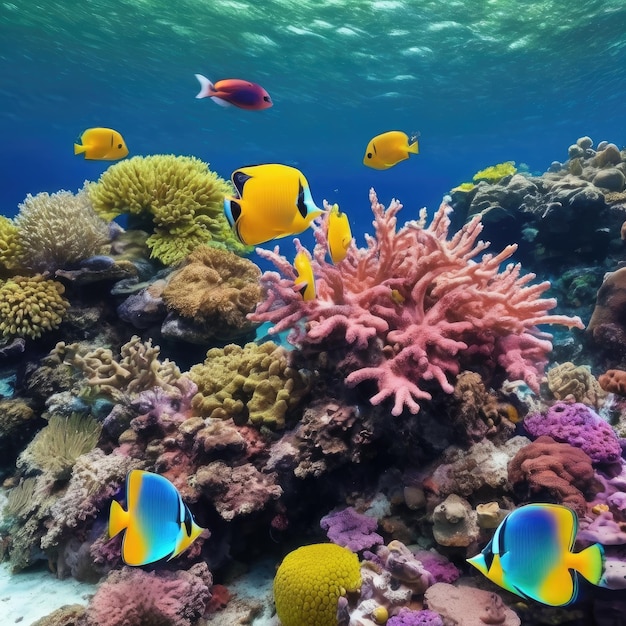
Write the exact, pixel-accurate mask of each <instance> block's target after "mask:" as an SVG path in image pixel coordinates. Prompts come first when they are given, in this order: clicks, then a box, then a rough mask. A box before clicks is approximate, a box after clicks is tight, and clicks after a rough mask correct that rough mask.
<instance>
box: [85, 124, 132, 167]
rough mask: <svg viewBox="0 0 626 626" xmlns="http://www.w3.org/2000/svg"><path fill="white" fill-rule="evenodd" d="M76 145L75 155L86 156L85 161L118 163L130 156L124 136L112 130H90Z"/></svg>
mask: <svg viewBox="0 0 626 626" xmlns="http://www.w3.org/2000/svg"><path fill="white" fill-rule="evenodd" d="M80 141H81V143H80V144H78V143H75V144H74V154H84V155H85V159H89V160H96V161H117V160H118V159H123V158H124V157H125V156H127V155H128V148H127V147H126V142H125V141H124V138H123V137H122V135H120V134H119V133H118V132H117V131H116V130H113V129H112V128H88V129H87V130H86V131H85V132H84V133H83V134H82V135H81V136H80Z"/></svg>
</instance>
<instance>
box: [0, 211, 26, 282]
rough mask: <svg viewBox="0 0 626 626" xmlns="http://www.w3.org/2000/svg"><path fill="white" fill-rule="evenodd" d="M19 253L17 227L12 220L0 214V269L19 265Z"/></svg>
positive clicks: (13, 267) (20, 250) (20, 249)
mask: <svg viewBox="0 0 626 626" xmlns="http://www.w3.org/2000/svg"><path fill="white" fill-rule="evenodd" d="M21 253H22V246H21V245H20V240H19V228H18V227H17V226H16V224H15V222H14V221H13V220H11V219H9V218H8V217H4V216H3V215H0V270H2V269H9V270H10V269H15V268H16V267H19V262H18V259H19V258H20V256H21Z"/></svg>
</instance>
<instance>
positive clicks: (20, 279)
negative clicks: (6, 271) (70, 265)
mask: <svg viewBox="0 0 626 626" xmlns="http://www.w3.org/2000/svg"><path fill="white" fill-rule="evenodd" d="M64 291H65V288H64V287H63V285H62V284H61V283H58V282H56V281H54V280H46V279H44V277H43V276H42V275H41V274H37V275H36V276H32V277H26V276H13V277H12V278H10V279H9V280H7V281H6V282H4V283H2V284H0V335H1V336H2V337H5V338H13V337H24V338H30V339H37V338H39V337H41V335H42V334H43V333H44V332H47V331H49V330H53V329H55V328H58V326H59V325H60V324H61V322H62V321H63V317H64V316H65V313H66V312H67V309H68V307H69V302H68V301H67V300H66V299H65V298H63V295H62V294H63V293H64Z"/></svg>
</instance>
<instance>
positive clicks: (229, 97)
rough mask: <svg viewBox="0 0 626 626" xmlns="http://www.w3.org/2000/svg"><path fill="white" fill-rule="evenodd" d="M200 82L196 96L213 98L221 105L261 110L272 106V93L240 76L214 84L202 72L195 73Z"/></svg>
mask: <svg viewBox="0 0 626 626" xmlns="http://www.w3.org/2000/svg"><path fill="white" fill-rule="evenodd" d="M195 76H196V78H197V79H198V81H199V82H200V91H199V93H198V95H197V96H196V98H211V100H213V102H215V103H216V104H219V105H220V106H223V107H227V106H231V105H232V106H236V107H239V108H240V109H248V110H249V111H260V110H261V109H269V108H270V107H271V106H272V104H273V103H272V99H271V98H270V94H269V93H267V91H265V89H263V87H261V85H257V84H256V83H251V82H250V81H249V80H241V79H239V78H226V79H224V80H218V81H217V82H216V83H215V84H213V83H212V82H211V81H210V80H209V79H208V78H207V77H206V76H203V75H202V74H196V75H195Z"/></svg>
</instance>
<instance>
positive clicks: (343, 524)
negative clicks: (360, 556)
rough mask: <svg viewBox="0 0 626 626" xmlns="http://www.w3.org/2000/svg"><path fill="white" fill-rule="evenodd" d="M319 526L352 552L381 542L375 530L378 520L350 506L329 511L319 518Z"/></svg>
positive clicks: (334, 540)
mask: <svg viewBox="0 0 626 626" xmlns="http://www.w3.org/2000/svg"><path fill="white" fill-rule="evenodd" d="M320 526H321V527H322V529H323V530H325V531H326V534H327V536H328V538H329V539H330V540H331V541H332V542H333V543H336V544H337V545H339V546H343V547H344V548H348V550H352V552H359V551H361V550H365V549H367V548H372V547H374V546H378V545H380V544H381V543H383V538H382V537H381V536H380V535H379V534H378V533H376V532H374V531H375V530H376V528H377V527H378V522H377V521H376V519H375V518H374V517H370V516H369V515H363V514H362V513H357V511H355V510H354V509H353V508H352V507H348V508H346V509H343V510H341V511H331V512H330V513H329V514H328V515H325V516H324V517H322V519H321V520H320Z"/></svg>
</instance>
